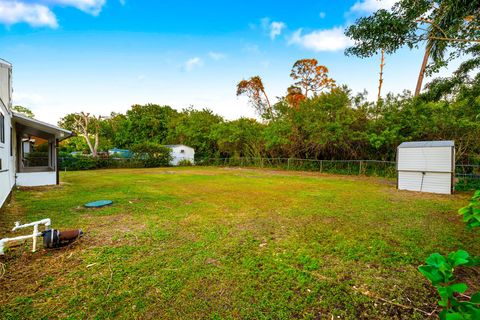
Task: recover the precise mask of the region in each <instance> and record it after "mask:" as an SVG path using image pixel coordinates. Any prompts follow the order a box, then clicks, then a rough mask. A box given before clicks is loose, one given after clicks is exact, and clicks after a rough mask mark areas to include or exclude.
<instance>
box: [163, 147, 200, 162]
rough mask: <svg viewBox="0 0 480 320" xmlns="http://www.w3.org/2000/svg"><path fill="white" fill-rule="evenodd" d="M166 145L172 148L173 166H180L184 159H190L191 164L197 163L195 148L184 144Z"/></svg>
mask: <svg viewBox="0 0 480 320" xmlns="http://www.w3.org/2000/svg"><path fill="white" fill-rule="evenodd" d="M166 147H168V148H170V150H172V151H171V152H170V154H171V156H172V161H171V162H170V164H171V165H172V166H178V164H179V163H180V162H182V161H189V162H190V163H191V164H194V163H195V150H194V149H193V148H191V147H189V146H186V145H183V144H171V145H167V146H166Z"/></svg>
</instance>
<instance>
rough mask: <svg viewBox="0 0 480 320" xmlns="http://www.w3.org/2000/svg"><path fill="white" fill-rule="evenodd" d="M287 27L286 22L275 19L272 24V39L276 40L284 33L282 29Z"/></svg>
mask: <svg viewBox="0 0 480 320" xmlns="http://www.w3.org/2000/svg"><path fill="white" fill-rule="evenodd" d="M285 27H286V24H285V23H283V22H279V21H273V22H272V23H271V24H270V39H272V40H275V38H276V37H278V36H279V35H281V34H282V30H283V29H284V28H285Z"/></svg>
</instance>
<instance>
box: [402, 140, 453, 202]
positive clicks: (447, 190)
mask: <svg viewBox="0 0 480 320" xmlns="http://www.w3.org/2000/svg"><path fill="white" fill-rule="evenodd" d="M454 177H455V143H454V141H415V142H403V143H402V144H400V145H399V146H398V149H397V186H398V189H400V190H411V191H420V192H431V193H442V194H452V193H453V187H454Z"/></svg>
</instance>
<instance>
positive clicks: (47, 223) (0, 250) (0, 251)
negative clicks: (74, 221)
mask: <svg viewBox="0 0 480 320" xmlns="http://www.w3.org/2000/svg"><path fill="white" fill-rule="evenodd" d="M41 224H44V225H45V230H49V229H50V225H51V221H50V219H43V220H39V221H35V222H31V223H26V224H22V225H21V224H20V222H18V221H17V222H15V227H13V229H12V231H15V230H18V229H22V228H28V227H33V233H32V234H31V235H28V236H19V237H15V238H4V239H1V240H0V254H3V249H4V248H5V244H6V243H7V242H10V241H18V240H25V239H32V240H33V246H32V252H35V251H36V250H37V237H40V236H41V235H42V233H41V232H38V226H39V225H41Z"/></svg>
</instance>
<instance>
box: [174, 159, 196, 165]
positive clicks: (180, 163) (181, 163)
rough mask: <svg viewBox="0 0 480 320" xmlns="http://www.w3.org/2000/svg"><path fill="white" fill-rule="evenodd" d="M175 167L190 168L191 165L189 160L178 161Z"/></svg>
mask: <svg viewBox="0 0 480 320" xmlns="http://www.w3.org/2000/svg"><path fill="white" fill-rule="evenodd" d="M177 165H178V166H179V167H190V166H193V163H192V162H191V161H190V160H187V159H183V160H180V161H179V162H178V164H177Z"/></svg>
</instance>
